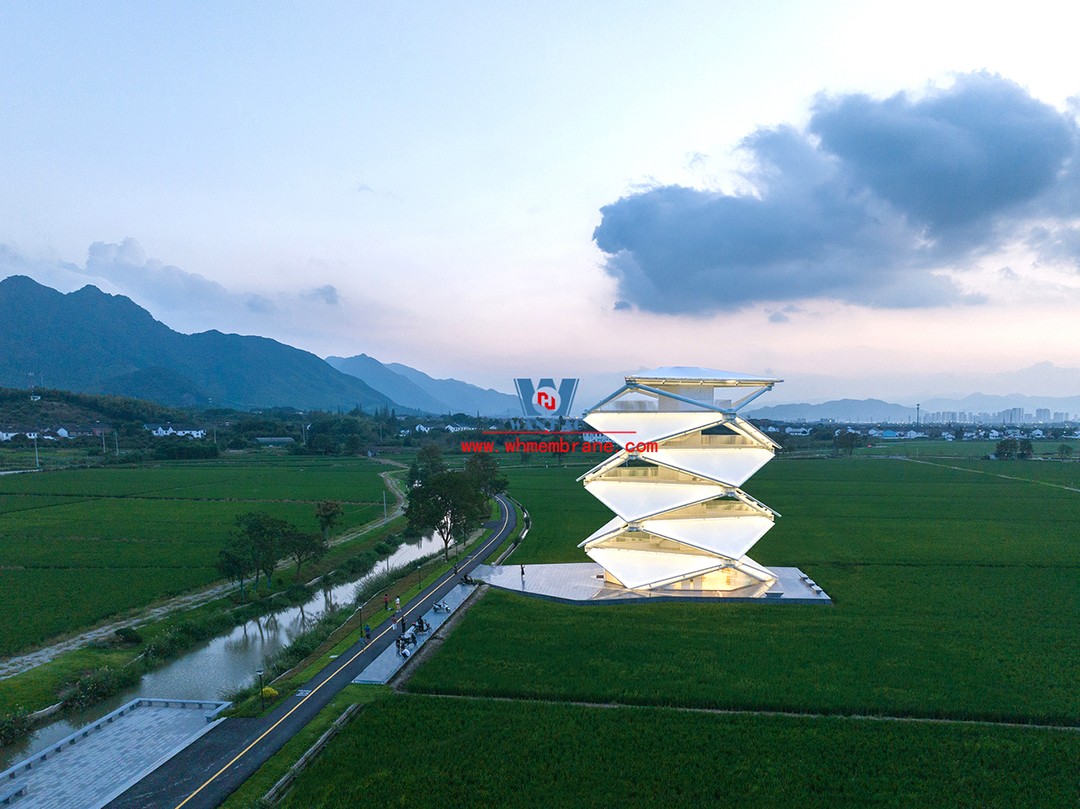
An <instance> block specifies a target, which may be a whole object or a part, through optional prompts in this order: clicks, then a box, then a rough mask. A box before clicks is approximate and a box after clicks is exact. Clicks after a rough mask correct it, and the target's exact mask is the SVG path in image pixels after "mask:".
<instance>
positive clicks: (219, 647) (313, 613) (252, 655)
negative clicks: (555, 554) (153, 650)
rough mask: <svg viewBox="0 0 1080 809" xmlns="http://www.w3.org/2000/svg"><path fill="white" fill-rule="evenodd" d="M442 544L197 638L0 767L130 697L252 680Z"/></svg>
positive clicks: (175, 694)
mask: <svg viewBox="0 0 1080 809" xmlns="http://www.w3.org/2000/svg"><path fill="white" fill-rule="evenodd" d="M442 548H443V544H442V540H441V539H439V537H438V536H437V535H435V534H430V535H428V536H426V537H423V538H422V539H420V540H418V541H415V542H411V543H410V542H406V543H405V544H404V545H401V546H400V547H398V548H397V549H396V550H395V551H394V552H393V553H392V554H391V555H390V556H388V557H387V558H386V559H384V560H382V561H380V562H379V564H378V565H376V567H375V570H373V571H371V572H370V573H368V574H367V575H366V576H362V577H360V578H359V579H354V580H353V581H350V582H346V583H344V584H339V585H337V586H336V587H332V588H327V589H324V590H321V591H320V592H318V593H316V594H315V595H314V596H313V597H312V598H311V599H310V600H309V601H308V602H307V603H305V604H302V605H301V606H298V607H287V608H284V609H282V610H280V611H278V612H273V613H269V614H267V615H263V616H260V617H259V618H254V619H252V620H250V621H248V622H247V623H245V624H242V625H240V626H237V627H234V628H233V629H231V630H229V631H227V632H226V633H224V634H222V635H219V636H218V637H216V638H212V639H211V640H208V641H203V642H202V643H201V644H199V645H198V646H195V647H193V648H191V649H189V650H188V651H187V652H185V653H184V654H182V655H181V656H180V657H177V658H176V659H174V660H170V661H169V662H168V663H166V664H165V665H164V666H162V667H161V668H158V669H155V670H154V671H151V672H147V673H146V674H144V675H143V676H142V678H141V679H140V680H139V682H138V683H137V684H136V685H133V686H132V687H130V688H128V689H125V690H124V691H122V692H120V693H119V694H116V695H114V696H112V697H110V698H109V699H106V700H104V701H102V702H99V703H98V704H96V705H93V706H91V707H90V708H87V709H85V710H83V711H79V712H78V713H74V714H69V715H67V716H65V717H64V718H62V719H58V720H56V721H55V722H51V723H49V724H47V725H42V726H41V727H39V728H37V729H36V730H35V731H34V733H33V735H31V736H30V737H29V738H27V739H24V740H23V741H22V742H19V743H16V744H13V745H10V746H8V747H0V770H3V769H5V768H7V767H9V766H10V765H11V764H14V763H15V762H17V761H19V760H21V759H23V758H26V757H27V756H31V755H33V754H34V753H37V752H38V751H40V750H44V749H45V748H46V747H48V746H49V745H50V744H53V743H55V742H57V741H59V740H60V739H62V738H64V737H65V736H67V735H68V734H70V733H74V732H75V731H76V730H78V729H79V728H81V727H83V726H84V725H87V724H89V723H90V722H93V721H94V720H95V719H98V718H100V717H102V716H104V715H105V714H107V713H109V711H112V710H115V709H116V708H119V707H120V706H121V705H123V704H124V703H126V702H130V701H131V700H133V699H138V698H139V697H156V698H165V697H168V698H170V699H217V698H219V697H220V696H221V694H222V693H223V692H225V691H228V690H231V689H234V688H238V687H241V686H246V685H249V684H251V683H253V682H254V681H255V678H256V674H255V672H256V671H258V670H259V669H261V668H264V667H265V665H266V661H267V660H268V659H269V658H270V657H271V656H272V655H273V654H274V653H275V652H277V651H278V650H279V649H281V648H282V647H284V646H287V645H288V644H289V643H291V642H292V641H293V639H294V638H295V637H296V636H297V635H299V634H300V633H301V632H303V631H304V630H305V629H307V628H308V627H310V626H311V624H312V623H314V622H315V621H316V620H318V618H319V616H321V615H322V614H323V613H324V612H325V611H326V610H327V609H328V608H330V607H331V606H341V605H345V604H350V603H352V600H353V592H354V591H355V589H356V586H357V584H360V583H363V582H364V581H365V580H366V579H367V578H368V577H369V576H374V575H377V574H378V573H380V572H382V571H385V570H390V569H393V568H400V567H403V566H405V565H408V564H409V563H410V562H413V561H415V560H417V559H421V558H423V557H425V556H429V555H430V554H433V553H435V552H437V551H441V550H442Z"/></svg>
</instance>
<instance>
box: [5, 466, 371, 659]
mask: <svg viewBox="0 0 1080 809" xmlns="http://www.w3.org/2000/svg"><path fill="white" fill-rule="evenodd" d="M385 469H387V467H386V466H385V465H383V464H379V463H376V462H374V461H369V460H367V459H348V460H346V459H326V460H323V459H311V458H284V457H281V458H278V459H276V460H275V461H274V462H272V463H271V462H267V461H265V460H260V461H256V462H252V461H250V460H249V459H248V458H247V456H244V457H242V458H238V459H236V460H232V459H229V460H219V461H212V462H211V461H204V462H188V463H184V462H175V463H166V464H160V465H157V466H152V467H146V468H138V469H118V468H99V469H77V470H64V471H55V472H42V473H38V474H22V475H6V476H3V477H0V592H3V594H4V598H3V599H0V655H9V654H12V653H15V652H17V651H18V650H20V649H23V648H26V647H28V646H31V645H34V644H37V643H40V642H42V641H44V640H46V639H47V638H49V637H52V636H54V635H57V634H61V633H65V632H69V631H72V630H75V629H78V628H79V627H82V626H86V625H88V624H92V623H94V622H96V621H98V620H101V619H102V618H105V617H107V616H109V615H112V614H115V613H118V612H122V611H124V610H128V609H131V608H134V607H139V606H141V605H144V604H146V603H148V602H151V601H154V600H156V599H159V598H162V597H165V596H169V595H173V594H176V593H180V592H183V591H185V590H187V589H190V588H192V587H196V586H198V585H203V584H206V583H208V582H211V581H213V580H215V579H216V578H218V573H217V571H216V568H215V563H216V561H217V551H218V549H219V548H220V547H221V546H222V545H223V543H224V542H225V541H226V540H227V538H228V537H229V535H230V532H231V531H232V530H233V528H234V520H235V517H236V516H237V515H238V514H242V513H245V512H248V511H266V512H268V513H270V514H272V515H273V516H275V517H280V518H282V519H287V520H290V521H292V522H294V523H295V524H297V525H298V526H300V527H301V528H303V529H305V530H309V531H315V530H317V529H318V526H317V523H316V521H315V517H314V511H315V504H316V503H317V502H318V501H319V500H327V499H336V500H340V501H342V503H343V505H344V509H345V513H344V516H343V517H342V519H341V521H340V523H339V525H338V526H337V529H336V530H338V531H342V530H346V529H348V528H350V527H355V526H359V525H362V524H364V523H367V522H370V521H371V520H373V519H375V518H377V517H379V516H381V515H382V508H383V506H382V493H383V482H382V480H381V479H380V478H379V476H378V474H379V472H381V471H384V470H385Z"/></svg>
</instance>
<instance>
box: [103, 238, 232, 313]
mask: <svg viewBox="0 0 1080 809" xmlns="http://www.w3.org/2000/svg"><path fill="white" fill-rule="evenodd" d="M84 273H85V274H86V275H89V276H93V277H96V278H104V279H106V280H108V281H111V282H112V283H113V284H115V285H116V286H117V287H119V288H121V289H123V290H125V291H126V294H129V295H134V296H136V297H137V298H141V299H143V300H148V301H153V302H154V303H155V304H157V305H158V306H160V307H161V308H163V309H167V310H184V309H188V308H191V307H193V306H212V305H217V304H220V303H223V302H225V301H227V300H228V299H229V298H230V297H231V295H230V293H229V292H228V290H226V289H225V287H223V286H222V285H221V284H219V283H217V282H216V281H211V280H209V279H207V278H205V277H203V276H202V275H199V274H198V273H191V272H186V271H184V270H182V269H180V268H179V267H176V266H173V265H171V264H164V263H162V262H161V261H158V260H157V259H152V258H147V256H146V252H145V251H144V250H143V248H142V246H141V245H140V244H139V243H138V242H137V241H135V239H132V238H130V237H129V238H126V239H124V240H123V241H122V242H120V244H110V243H107V242H94V243H93V244H92V245H90V250H89V252H88V254H87V258H86V269H85V270H84Z"/></svg>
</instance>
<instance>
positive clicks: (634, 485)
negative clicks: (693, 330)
mask: <svg viewBox="0 0 1080 809" xmlns="http://www.w3.org/2000/svg"><path fill="white" fill-rule="evenodd" d="M780 381H781V380H779V379H763V378H761V377H751V376H747V375H745V374H734V373H729V372H726V371H716V370H712V369H707V368H684V367H675V368H658V369H656V370H654V371H650V372H647V373H640V374H635V375H633V376H628V377H626V385H625V386H624V387H622V388H621V389H619V390H618V391H616V392H615V393H613V394H612V395H610V396H608V397H607V398H606V399H604V400H603V401H601V402H600V403H599V404H597V405H596V406H595V407H593V408H592V409H590V410H589V411H588V412H586V413H585V416H584V419H585V421H586V422H587V423H588V424H589V426H591V427H592V428H594V429H596V430H597V431H598V432H601V433H603V434H604V435H606V436H607V437H608V438H609V440H611V441H612V442H614V443H616V444H617V445H618V446H620V447H622V449H621V450H620V451H619V452H618V453H616V454H615V455H613V456H611V457H610V458H608V459H606V460H605V461H603V462H602V463H601V464H599V465H598V466H596V467H594V468H593V469H591V470H590V471H589V472H587V473H586V474H585V475H583V476H582V477H581V478H579V480H582V481H584V484H585V488H586V489H587V490H588V492H589V493H590V494H592V495H593V496H595V497H596V498H597V499H599V500H600V501H601V502H603V503H604V505H606V506H608V508H610V509H611V510H612V511H614V512H615V514H616V516H615V518H614V519H612V520H611V521H610V522H608V523H607V524H606V525H604V526H603V527H601V528H600V529H599V530H597V531H596V532H595V533H593V534H592V535H591V536H589V537H588V538H587V539H586V540H585V541H584V542H582V543H581V544H580V545H579V547H581V548H584V549H585V553H586V554H588V555H589V557H590V558H592V559H593V561H595V562H597V563H598V564H599V565H600V566H601V567H603V569H604V574H605V579H606V580H607V581H609V582H612V583H614V584H617V585H620V586H622V587H626V588H629V589H634V590H656V589H660V590H663V589H675V590H686V589H692V590H736V589H739V588H743V587H757V588H758V590H759V591H760V592H764V590H765V589H767V588H768V586H769V585H770V584H772V583H773V582H774V581H775V580H776V576H775V575H773V573H772V572H771V571H770V570H768V569H767V568H765V567H762V566H761V565H759V564H758V563H757V562H755V561H754V560H753V559H751V558H750V557H749V556H747V555H746V554H747V552H748V551H749V550H750V549H751V548H752V547H753V546H754V544H755V543H756V542H757V541H758V540H759V539H761V537H763V536H764V535H765V533H766V532H767V531H768V530H769V529H771V528H772V527H773V524H774V521H775V519H776V517H778V516H779V515H778V514H777V513H776V512H775V511H773V510H772V509H770V508H769V507H768V506H766V505H765V504H763V503H761V502H760V501H758V500H755V499H754V498H753V497H751V496H750V495H748V494H747V493H746V492H744V491H743V490H742V488H741V486H742V485H743V483H744V482H746V480H748V479H749V478H750V477H751V476H752V475H753V474H754V473H755V472H757V471H758V470H759V469H761V467H762V466H764V465H765V464H766V463H768V461H770V460H771V459H772V458H773V455H774V453H775V451H776V449H777V448H778V445H777V444H776V443H775V442H774V441H772V440H771V439H770V438H769V437H768V436H767V435H765V434H764V433H762V432H761V431H760V430H758V429H757V428H756V427H754V426H753V425H752V424H750V423H749V422H747V421H746V420H744V419H742V418H740V417H739V416H738V415H737V411H738V410H739V409H740V408H741V407H743V406H745V405H746V404H748V403H749V402H751V401H753V400H754V399H756V398H757V397H758V396H760V395H761V394H763V393H765V392H767V391H769V390H771V389H772V387H773V385H775V384H776V383H778V382H780Z"/></svg>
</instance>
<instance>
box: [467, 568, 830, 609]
mask: <svg viewBox="0 0 1080 809" xmlns="http://www.w3.org/2000/svg"><path fill="white" fill-rule="evenodd" d="M769 570H771V571H772V572H773V573H774V574H775V575H776V577H777V578H776V581H774V582H772V583H771V584H764V583H763V584H759V585H756V586H752V587H741V588H739V589H738V590H726V591H725V590H627V589H626V588H625V587H619V586H618V585H615V584H609V583H607V582H605V581H604V569H603V568H602V567H600V565H598V564H595V563H593V562H579V563H572V564H559V565H525V575H522V574H521V566H520V565H499V566H491V565H479V566H477V568H476V570H475V571H474V572H473V578H476V579H479V580H481V581H484V582H487V583H488V584H490V585H491V586H492V587H498V588H499V589H502V590H510V591H512V592H515V593H522V594H524V595H530V596H536V597H538V598H547V599H551V600H553V601H566V602H572V603H581V602H592V603H599V602H603V603H619V602H639V601H642V600H650V601H683V600H686V599H696V600H705V601H763V602H778V603H788V604H790V603H797V604H831V603H832V599H831V598H829V596H828V595H827V594H826V593H825V591H824V590H822V589H821V588H820V587H818V585H817V583H816V582H814V581H813V580H812V579H810V578H809V577H807V576H806V574H805V573H803V572H802V571H801V570H799V568H797V567H770V568H769Z"/></svg>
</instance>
